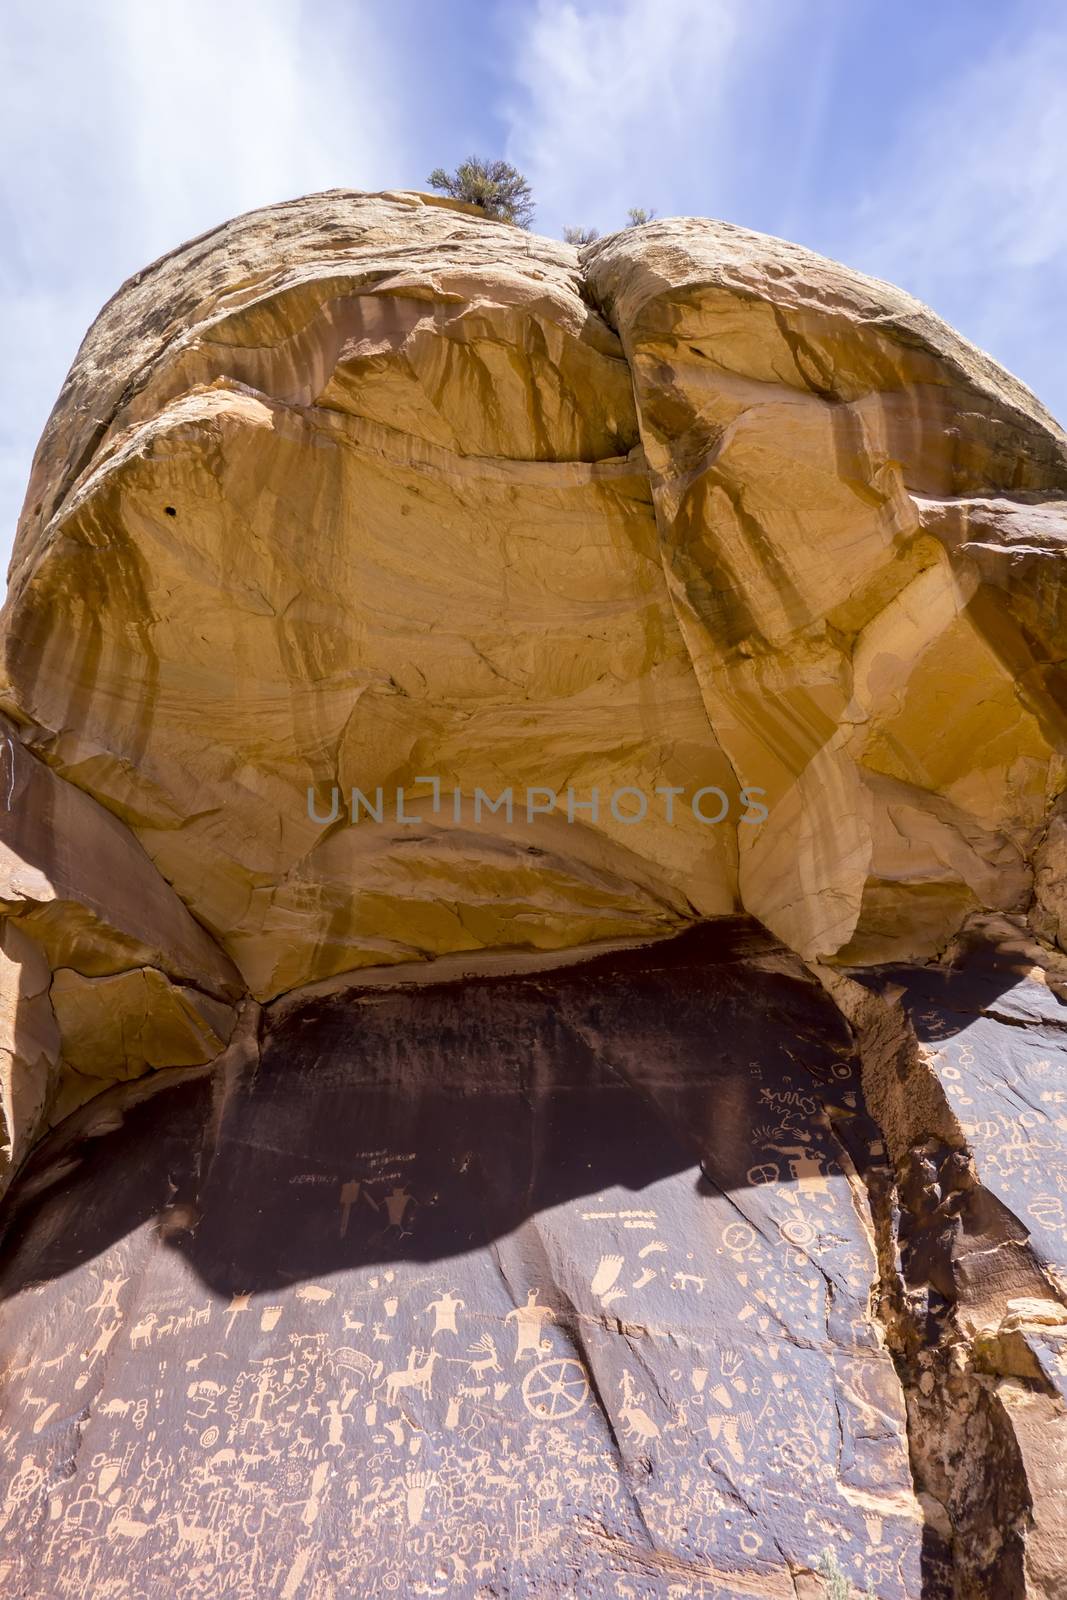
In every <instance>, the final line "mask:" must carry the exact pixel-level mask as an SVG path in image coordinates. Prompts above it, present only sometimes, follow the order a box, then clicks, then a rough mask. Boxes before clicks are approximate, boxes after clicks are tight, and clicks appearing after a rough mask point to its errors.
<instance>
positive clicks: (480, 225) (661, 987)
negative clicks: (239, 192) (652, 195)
mask: <svg viewBox="0 0 1067 1600" xmlns="http://www.w3.org/2000/svg"><path fill="white" fill-rule="evenodd" d="M1065 548H1067V438H1065V436H1064V434H1063V433H1062V431H1061V430H1060V429H1059V428H1058V427H1057V425H1056V424H1055V423H1054V422H1053V421H1052V419H1051V418H1049V417H1048V416H1047V414H1046V413H1044V412H1043V410H1042V409H1041V407H1040V405H1039V404H1038V402H1037V401H1036V400H1034V398H1033V397H1032V396H1031V395H1030V394H1029V393H1027V392H1026V391H1025V390H1024V389H1023V388H1022V387H1021V386H1020V385H1019V384H1018V383H1017V382H1016V381H1015V380H1014V379H1012V378H1011V377H1010V376H1009V375H1008V374H1006V373H1004V372H1003V371H1002V370H1001V369H999V368H997V367H996V366H995V365H994V364H993V363H992V362H991V361H989V360H988V358H986V357H985V356H983V355H982V354H981V353H980V352H978V351H976V350H974V349H973V348H972V347H970V346H968V345H966V344H965V343H964V342H963V341H962V340H961V339H959V338H958V337H957V336H956V335H955V334H954V333H953V332H952V331H951V330H950V329H948V328H946V327H945V326H944V324H942V323H941V322H940V321H938V319H937V318H936V317H934V316H933V314H932V313H930V312H929V311H927V310H926V309H925V308H924V307H922V306H920V305H918V304H917V303H916V302H914V301H913V300H911V299H910V298H909V297H907V296H906V295H904V294H902V293H901V292H900V291H898V290H896V289H893V288H892V287H891V286H889V285H886V284H881V283H877V282H874V281H872V280H869V279H866V278H862V277H860V276H859V275H857V274H855V273H852V272H850V271H848V270H846V269H845V268H843V267H840V266H838V265H836V264H835V263H831V262H827V261H825V260H822V259H820V258H818V257H816V256H813V255H812V254H811V253H810V252H807V251H804V250H801V249H799V248H797V247H795V246H792V245H788V244H785V243H784V242H782V241H779V240H772V239H769V238H766V237H764V236H762V235H757V234H752V233H749V232H746V231H745V230H742V229H739V228H735V227H732V226H730V225H727V224H723V223H714V222H710V221H704V220H698V219H675V220H669V221H664V222H653V223H650V224H647V225H644V226H642V227H639V228H633V229H628V230H626V231H625V232H624V233H621V234H618V235H615V236H612V237H610V238H608V239H604V240H600V241H597V242H596V243H595V244H593V245H591V246H588V247H586V248H585V249H583V250H582V251H581V253H580V255H579V253H576V252H575V251H574V250H573V249H572V248H571V247H570V246H567V245H562V244H558V243H556V242H554V241H551V240H548V239H541V238H537V237H535V236H531V235H529V234H525V233H522V232H520V231H519V230H516V229H514V228H511V227H509V226H507V225H504V224H500V223H494V222H490V221H487V220H486V219H485V218H483V217H481V216H480V215H478V214H477V213H474V212H472V211H471V209H470V208H467V207H463V206H458V205H456V204H454V203H450V202H443V201H435V200H431V199H429V198H428V197H425V196H419V195H413V194H407V193H386V194H381V195H360V194H348V193H332V194H328V195H319V196H313V197H310V198H308V199H305V200H300V201H296V202H292V203H290V204H287V205H282V206H276V207H272V208H269V209H268V210H265V211H261V212H255V213H251V214H250V215H248V216H246V217H241V218H238V219H236V220H235V221H234V222H231V223H228V224H226V225H225V226H224V227H222V228H220V229H217V230H215V231H214V232H212V233H210V234H208V235H205V236H204V237H203V238H201V239H199V240H195V241H193V242H192V243H191V244H188V245H185V246H183V247H182V248H181V249H180V250H178V251H176V252H174V253H173V254H172V255H170V256H167V257H165V258H163V259H162V260H161V261H159V262H157V263H155V264H154V265H153V266H151V267H149V268H147V269H146V270H145V271H144V272H142V273H140V274H139V275H138V276H137V277H136V278H134V279H132V280H131V281H130V282H129V283H128V284H126V285H125V286H124V287H123V288H122V289H121V290H120V291H119V293H118V294H117V295H116V296H115V297H114V299H113V300H112V301H110V302H109V304H108V305H107V306H106V307H105V308H104V311H103V312H102V313H101V315H100V317H99V318H98V319H97V321H96V323H95V324H94V325H93V327H92V329H91V330H90V332H89V334H88V335H87V337H86V340H85V342H84V344H83V346H82V348H81V350H80V351H79V353H78V356H77V359H76V361H75V364H74V366H73V368H72V370H71V373H70V375H69V377H68V379H67V382H66V384H65V386H64V389H63V392H62V394H61V395H60V398H59V401H58V403H57V405H56V408H55V411H54V412H53V415H52V417H51V419H50V420H49V423H48V426H47V428H46V431H45V434H44V437H43V439H42V442H41V445H40V447H39V450H38V454H37V458H36V460H35V464H34V469H33V475H32V479H31V484H30V489H29V493H28V495H27V500H26V508H25V511H24V514H23V518H22V522H21V524H20V529H19V534H18V539H17V543H16V547H15V553H14V557H13V561H12V568H11V574H10V590H9V597H8V601H7V605H6V608H5V611H4V614H3V621H2V642H3V667H2V672H0V711H2V713H3V717H2V718H0V745H2V749H0V789H2V791H3V795H4V801H3V805H2V806H0V903H2V904H0V910H2V912H3V916H4V921H3V931H2V937H0V979H2V985H3V989H2V992H3V997H4V1005H3V1014H4V1018H5V1023H4V1027H5V1036H4V1040H3V1046H2V1051H0V1112H2V1118H3V1129H4V1148H3V1150H2V1151H0V1187H2V1186H3V1185H4V1183H5V1182H6V1181H7V1180H8V1179H9V1178H10V1177H11V1176H12V1175H13V1174H14V1173H15V1172H16V1169H17V1168H18V1167H19V1166H20V1165H21V1164H22V1163H23V1162H24V1161H25V1160H26V1158H27V1156H28V1155H29V1153H30V1151H31V1149H32V1147H33V1145H34V1143H35V1141H36V1140H38V1139H39V1138H40V1136H41V1135H42V1134H43V1133H44V1131H45V1130H46V1129H47V1128H48V1126H50V1125H52V1126H55V1125H57V1124H59V1126H56V1131H55V1132H54V1133H53V1134H52V1135H51V1136H50V1138H49V1139H47V1140H46V1141H45V1143H44V1144H43V1145H42V1146H41V1149H40V1151H39V1153H38V1154H37V1155H36V1156H32V1157H30V1160H29V1163H28V1165H27V1167H26V1170H25V1174H24V1176H23V1177H22V1178H21V1179H19V1180H17V1181H16V1182H15V1186H14V1189H13V1191H12V1195H11V1197H10V1201H9V1204H8V1225H7V1233H6V1235H5V1236H4V1237H3V1241H2V1247H0V1294H2V1295H3V1296H4V1297H6V1299H7V1301H8V1313H9V1317H10V1321H9V1323H8V1327H9V1332H8V1333H6V1334H5V1335H3V1336H2V1337H0V1371H2V1370H4V1368H5V1367H6V1370H7V1386H6V1390H4V1391H0V1446H2V1448H3V1451H4V1459H5V1460H6V1461H7V1462H8V1465H9V1468H10V1471H9V1474H8V1475H9V1477H10V1478H11V1485H10V1492H9V1495H8V1498H7V1501H6V1503H5V1506H4V1509H3V1510H0V1574H3V1576H4V1577H5V1579H6V1580H7V1581H8V1582H9V1584H10V1585H11V1592H12V1593H13V1594H17V1595H19V1596H22V1597H24V1600H31V1597H37V1596H40V1597H42V1600H43V1597H44V1596H45V1595H48V1596H52V1595H54V1594H66V1593H74V1592H79V1591H78V1585H79V1584H81V1585H82V1586H83V1587H84V1584H85V1583H87V1582H88V1583H91V1584H92V1585H94V1586H95V1587H94V1591H93V1592H98V1593H100V1594H105V1593H106V1594H109V1595H113V1596H116V1597H121V1596H130V1597H134V1596H138V1597H139V1596H141V1595H146V1596H147V1595H149V1594H151V1595H153V1596H156V1595H161V1594H173V1595H175V1596H179V1595H180V1596H186V1595H189V1596H191V1595H194V1594H195V1595H197V1596H198V1597H207V1596H214V1595H216V1594H217V1595H219V1596H220V1597H221V1596H222V1595H224V1594H231V1593H232V1594H237V1595H245V1594H247V1595H249V1596H251V1595H257V1596H258V1595H261V1594H263V1593H279V1594H284V1595H286V1596H287V1597H288V1600H327V1597H336V1600H339V1597H340V1596H342V1595H346V1594H348V1593H351V1592H354V1589H355V1588H357V1587H358V1588H359V1592H361V1593H366V1594H368V1595H370V1594H378V1593H381V1594H387V1593H401V1594H407V1593H411V1594H415V1593H444V1592H448V1593H454V1594H457V1595H466V1594H470V1595H472V1596H479V1597H481V1596H485V1595H488V1594H490V1593H494V1594H495V1593H509V1594H510V1593H514V1594H519V1593H531V1594H533V1593H537V1594H539V1595H541V1594H544V1595H551V1594H559V1595H563V1594H570V1593H581V1592H588V1593H595V1594H598V1595H600V1594H604V1595H617V1596H620V1597H625V1596H629V1597H633V1596H637V1595H640V1596H646V1595H647V1596H656V1597H659V1596H663V1597H664V1600H666V1597H668V1596H678V1595H681V1594H687V1595H688V1594H694V1595H713V1594H714V1595H730V1596H733V1595H745V1596H751V1595H762V1596H779V1595H781V1596H782V1597H788V1600H796V1597H798V1596H799V1597H801V1600H817V1597H818V1596H820V1595H821V1594H823V1593H825V1592H828V1587H827V1586H828V1585H829V1584H830V1582H831V1580H830V1579H829V1577H825V1576H824V1577H823V1578H821V1577H820V1576H819V1574H818V1567H819V1563H820V1559H821V1560H822V1562H823V1566H824V1573H825V1572H829V1571H830V1570H831V1568H832V1567H833V1566H834V1565H839V1566H840V1568H841V1570H842V1571H844V1572H845V1573H846V1574H847V1577H848V1579H849V1580H850V1581H851V1582H852V1583H853V1584H854V1585H855V1588H856V1591H857V1592H863V1590H864V1588H865V1586H867V1585H869V1586H870V1592H871V1593H872V1594H874V1595H876V1596H877V1597H878V1600H912V1597H915V1600H918V1597H919V1596H922V1597H923V1600H938V1597H948V1596H953V1597H954V1600H1001V1597H1011V1600H1014V1597H1017V1596H1018V1597H1029V1596H1034V1597H1042V1600H1053V1597H1057V1596H1064V1595H1067V1508H1065V1507H1064V1504H1063V1488H1062V1484H1061V1481H1060V1477H1059V1475H1058V1467H1057V1462H1058V1461H1061V1460H1062V1459H1063V1456H1064V1439H1065V1436H1067V1409H1065V1407H1067V1379H1065V1376H1064V1374H1065V1373H1067V1224H1065V1221H1064V1218H1065V1216H1067V1211H1065V1208H1067V1155H1065V1149H1064V1145H1065V1137H1064V1136H1065V1134H1067V1117H1065V1116H1064V1115H1063V1106H1064V1104H1065V1099H1064V1097H1065V1096H1067V1087H1065V1084H1067V1079H1065V1075H1064V1067H1065V1064H1067V1057H1065V1053H1064V1044H1063V1040H1064V1038H1065V1037H1067V1035H1065V1034H1064V1018H1065V1016H1067V1013H1065V1012H1064V997H1065V996H1067V957H1065V956H1064V955H1063V954H1062V952H1063V951H1064V950H1067V810H1065V806H1067V724H1065V717H1067V677H1065V670H1064V662H1065V659H1067V651H1065V649H1064V644H1065V641H1067V626H1065V624H1067V613H1065V606H1064V600H1063V598H1062V596H1063V593H1064V589H1063V584H1062V578H1061V566H1062V563H1061V561H1060V560H1058V559H1057V558H1058V557H1062V555H1063V553H1064V550H1065ZM357 818H358V820H354V819H357ZM632 947H635V948H632ZM568 963H575V964H574V965H573V966H572V967H570V968H568V965H567V964H568ZM131 1079H135V1080H137V1081H136V1082H129V1081H128V1080H131ZM109 1085H114V1086H115V1087H112V1088H110V1090H109V1089H108V1086H109ZM105 1090H108V1092H107V1094H106V1095H105V1098H104V1099H102V1100H97V1099H96V1098H95V1097H96V1096H97V1095H99V1094H101V1092H102V1091H105ZM87 1100H91V1101H92V1103H91V1104H86V1105H83V1104H82V1102H85V1101H87ZM79 1107H80V1109H79ZM116 1174H118V1175H119V1178H118V1179H116ZM457 1319H458V1320H457ZM5 1395H6V1398H5ZM827 1550H829V1551H830V1552H831V1554H830V1555H829V1556H827V1555H826V1551H827ZM827 1562H829V1563H830V1566H829V1567H828V1566H827V1565H826V1563H827ZM87 1574H88V1576H87Z"/></svg>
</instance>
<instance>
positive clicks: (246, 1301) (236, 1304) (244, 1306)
mask: <svg viewBox="0 0 1067 1600" xmlns="http://www.w3.org/2000/svg"><path fill="white" fill-rule="evenodd" d="M251 1303H252V1294H251V1291H249V1293H248V1294H235V1295H234V1296H233V1299H232V1300H231V1301H230V1304H229V1306H228V1307H227V1310H228V1311H229V1313H230V1320H229V1322H227V1324H226V1337H227V1339H228V1338H229V1337H230V1329H231V1328H232V1327H233V1325H234V1323H235V1322H236V1320H237V1318H238V1316H239V1315H240V1314H241V1312H242V1311H247V1310H248V1307H249V1306H250V1305H251Z"/></svg>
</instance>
